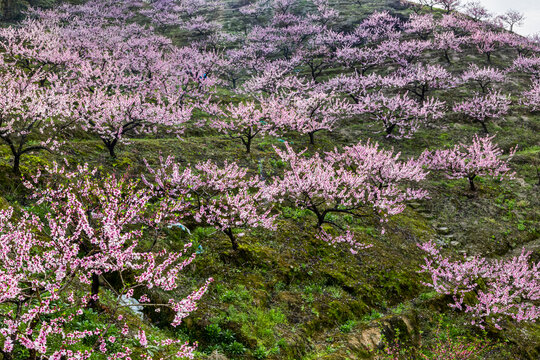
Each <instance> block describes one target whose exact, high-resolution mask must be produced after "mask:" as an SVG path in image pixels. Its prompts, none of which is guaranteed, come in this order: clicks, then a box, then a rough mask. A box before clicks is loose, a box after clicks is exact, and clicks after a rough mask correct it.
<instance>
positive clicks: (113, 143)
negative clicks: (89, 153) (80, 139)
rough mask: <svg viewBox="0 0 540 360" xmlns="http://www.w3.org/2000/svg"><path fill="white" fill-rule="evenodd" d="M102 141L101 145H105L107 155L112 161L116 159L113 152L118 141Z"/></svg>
mask: <svg viewBox="0 0 540 360" xmlns="http://www.w3.org/2000/svg"><path fill="white" fill-rule="evenodd" d="M101 140H103V143H104V144H105V146H106V147H107V150H109V155H110V156H111V158H112V159H116V152H115V151H114V150H115V149H114V148H115V147H116V144H117V143H118V140H117V139H114V140H111V141H110V140H106V139H101Z"/></svg>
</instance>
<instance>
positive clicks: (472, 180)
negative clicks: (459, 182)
mask: <svg viewBox="0 0 540 360" xmlns="http://www.w3.org/2000/svg"><path fill="white" fill-rule="evenodd" d="M475 177H476V176H475V175H473V176H469V186H470V189H471V191H476V186H474V178H475Z"/></svg>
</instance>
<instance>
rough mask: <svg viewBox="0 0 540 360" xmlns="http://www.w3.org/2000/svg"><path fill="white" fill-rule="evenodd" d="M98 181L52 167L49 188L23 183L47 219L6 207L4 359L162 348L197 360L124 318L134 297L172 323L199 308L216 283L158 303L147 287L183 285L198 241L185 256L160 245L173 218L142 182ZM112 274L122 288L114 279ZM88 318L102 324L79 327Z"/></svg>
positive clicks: (0, 259) (2, 229) (0, 237)
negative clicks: (180, 280)
mask: <svg viewBox="0 0 540 360" xmlns="http://www.w3.org/2000/svg"><path fill="white" fill-rule="evenodd" d="M95 175H96V172H95V170H89V169H88V168H87V167H86V166H82V167H79V168H78V170H77V171H75V172H65V171H64V170H63V169H59V168H54V169H52V170H51V172H50V173H49V174H48V176H52V179H53V180H52V181H51V183H50V184H49V186H47V188H46V189H45V190H43V191H41V190H38V188H37V187H36V185H37V182H38V181H39V180H40V179H39V178H35V179H33V180H31V181H28V182H27V183H26V185H27V186H28V187H29V188H30V189H31V190H32V191H33V196H34V197H35V198H37V199H38V202H37V206H40V207H41V208H40V211H39V213H40V214H41V215H40V216H38V215H36V214H33V213H32V212H29V211H26V210H20V211H17V210H15V209H13V208H9V209H7V210H1V211H0V241H1V243H2V251H1V252H0V267H1V269H2V271H1V274H0V287H1V288H2V289H4V291H2V295H1V296H0V303H1V304H2V307H1V310H0V317H1V318H2V322H1V325H0V328H1V329H0V330H1V331H0V334H1V335H0V338H1V339H2V341H3V350H2V353H3V355H4V356H5V357H7V358H13V357H14V356H15V354H16V353H20V352H21V351H23V350H24V351H28V352H29V357H30V358H38V357H39V358H42V357H43V358H49V359H60V358H63V357H65V358H81V359H88V358H91V357H93V356H108V357H111V358H121V357H125V356H126V355H129V354H131V353H133V352H134V351H136V352H140V353H142V354H141V357H146V356H151V355H150V354H151V351H153V350H152V348H153V347H157V348H159V349H160V350H161V351H163V352H165V353H169V354H171V355H173V356H175V357H180V358H181V357H190V356H192V353H193V351H194V347H193V346H190V345H189V344H188V343H184V342H182V341H179V340H177V339H162V340H159V341H155V340H149V339H147V338H146V334H145V331H144V330H143V329H142V328H141V327H140V326H139V325H137V326H132V324H131V323H130V322H128V321H126V320H125V319H124V316H125V312H126V310H127V309H129V308H130V307H131V306H133V304H132V303H131V302H128V301H126V299H127V298H131V297H133V296H134V293H135V292H137V293H138V294H140V295H137V296H138V299H139V303H140V304H138V306H142V307H147V308H149V309H151V308H153V309H156V311H159V310H160V309H170V310H172V311H173V312H174V314H175V316H174V319H173V320H172V322H171V325H172V326H177V325H179V324H180V323H181V321H182V319H183V318H185V317H186V316H187V315H188V314H189V313H190V312H192V311H194V310H195V309H196V308H197V304H196V302H197V301H198V300H199V299H200V298H201V297H202V295H203V294H204V293H205V292H206V289H207V287H208V285H209V282H210V281H211V279H210V280H209V281H208V282H207V283H206V284H205V285H204V286H202V287H201V288H200V289H199V290H196V291H194V292H193V293H191V295H189V296H188V297H187V298H185V299H183V300H180V301H179V300H177V299H174V298H172V297H171V299H170V300H169V301H168V302H164V303H162V302H155V301H151V300H150V298H149V297H148V296H147V295H146V291H147V290H148V289H152V288H157V289H160V290H162V291H171V290H174V289H177V287H178V285H179V283H178V281H177V278H178V274H179V272H180V271H181V270H182V269H183V268H184V267H185V266H187V265H188V264H189V263H191V262H192V261H193V259H194V255H192V256H191V257H188V258H185V259H183V257H184V256H183V255H184V253H185V252H187V249H188V248H189V246H191V244H186V245H185V247H184V250H181V251H180V252H170V251H168V250H166V249H163V248H162V247H161V246H159V245H156V242H155V240H156V239H157V238H156V236H158V235H159V233H160V232H161V230H163V229H164V228H165V227H166V224H167V222H168V221H169V220H171V219H170V218H169V217H168V214H169V212H168V209H167V207H160V205H159V203H157V204H156V203H155V200H156V199H153V198H152V196H151V194H150V193H149V192H147V191H146V190H145V189H144V188H139V187H138V185H137V183H136V182H133V181H128V180H125V179H120V180H118V179H116V178H114V177H112V176H106V177H105V178H104V179H103V180H97V179H96V177H95ZM150 230H152V232H151V236H148V234H149V231H150ZM152 239H154V240H153V241H152ZM112 274H115V275H116V277H117V278H118V281H117V282H114V283H110V282H109V281H108V280H107V278H108V277H107V276H109V275H112ZM100 278H101V279H102V280H101V281H100V280H99V279H100ZM96 279H97V280H96ZM108 279H110V277H109V278H108ZM101 282H103V283H104V284H105V285H102V286H101V285H100V283H101ZM100 287H103V289H101V290H100ZM100 300H101V301H100ZM98 301H100V305H99V306H98ZM89 308H92V309H93V311H90V310H89ZM88 316H92V317H94V319H96V320H94V321H95V323H94V324H92V325H91V326H90V327H89V328H88V327H82V328H81V326H80V324H81V322H85V321H87V320H85V319H87V317H88ZM133 339H136V340H137V341H135V342H134V341H133ZM93 354H95V355H93Z"/></svg>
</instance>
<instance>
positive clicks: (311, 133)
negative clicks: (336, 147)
mask: <svg viewBox="0 0 540 360" xmlns="http://www.w3.org/2000/svg"><path fill="white" fill-rule="evenodd" d="M308 135H309V143H310V144H311V145H315V132H314V131H312V132H310V133H308Z"/></svg>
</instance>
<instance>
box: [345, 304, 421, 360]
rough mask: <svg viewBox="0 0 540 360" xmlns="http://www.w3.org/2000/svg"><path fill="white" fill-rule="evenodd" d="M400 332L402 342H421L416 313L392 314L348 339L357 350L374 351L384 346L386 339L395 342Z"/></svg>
mask: <svg viewBox="0 0 540 360" xmlns="http://www.w3.org/2000/svg"><path fill="white" fill-rule="evenodd" d="M398 334H399V341H400V343H402V344H403V343H405V344H410V345H418V344H420V333H419V331H418V327H417V319H416V313H412V314H407V315H391V316H387V317H384V318H381V319H379V320H376V321H374V322H372V323H371V324H370V325H369V327H367V328H365V329H364V330H362V331H361V332H360V334H358V333H357V334H354V335H352V336H351V338H350V339H349V341H348V344H349V347H351V348H352V349H355V350H367V351H373V350H375V349H378V348H382V347H383V346H384V341H387V342H394V341H395V340H396V338H397V336H398Z"/></svg>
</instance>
